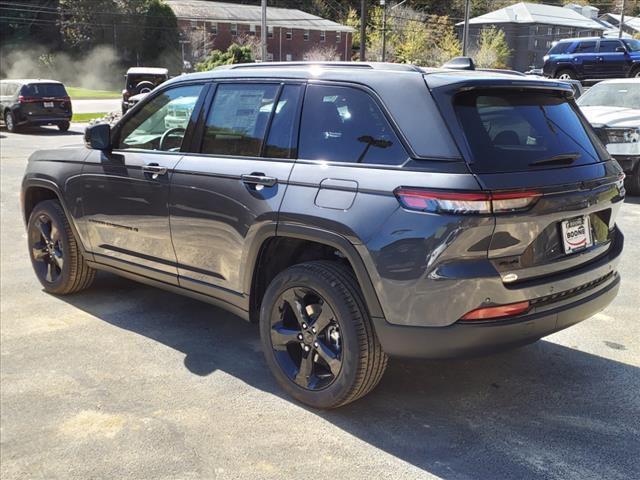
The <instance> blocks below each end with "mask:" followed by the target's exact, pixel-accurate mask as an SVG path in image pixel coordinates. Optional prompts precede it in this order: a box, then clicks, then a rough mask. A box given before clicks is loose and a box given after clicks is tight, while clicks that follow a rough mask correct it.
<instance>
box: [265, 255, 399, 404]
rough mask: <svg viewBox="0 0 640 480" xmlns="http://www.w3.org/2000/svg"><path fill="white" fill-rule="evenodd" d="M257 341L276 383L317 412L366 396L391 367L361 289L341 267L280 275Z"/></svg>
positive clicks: (324, 265) (317, 266) (298, 268)
mask: <svg viewBox="0 0 640 480" xmlns="http://www.w3.org/2000/svg"><path fill="white" fill-rule="evenodd" d="M260 336H261V340H262V347H263V349H264V354H265V358H266V361H267V364H268V365H269V368H270V369H271V372H272V373H273V375H274V376H275V378H276V380H277V382H278V383H279V384H280V386H281V387H282V388H283V389H284V390H285V391H286V392H287V393H288V394H289V395H291V396H292V397H294V398H295V399H297V400H298V401H300V402H302V403H304V404H306V405H309V406H311V407H314V408H336V407H339V406H342V405H345V404H347V403H350V402H353V401H354V400H357V399H359V398H360V397H363V396H364V395H366V394H367V393H369V392H370V391H371V390H372V389H373V388H374V387H375V386H376V385H377V384H378V382H379V381H380V379H381V378H382V374H383V373H384V370H385V368H386V365H387V356H386V354H385V353H384V352H383V351H382V347H381V346H380V342H379V341H378V339H377V337H376V334H375V331H374V329H373V326H372V324H371V320H370V318H369V314H368V312H367V309H366V307H365V304H364V300H363V298H362V294H361V292H360V288H359V286H358V283H357V281H356V279H355V278H354V276H353V274H352V273H351V271H350V270H349V269H348V268H346V267H344V266H343V265H341V264H339V263H337V262H330V261H317V262H308V263H303V264H299V265H294V266H293V267H290V268H288V269H286V270H285V271H283V272H281V273H280V274H278V275H277V276H276V277H275V278H274V279H273V281H272V282H271V284H270V285H269V287H268V288H267V291H266V292H265V295H264V298H263V301H262V306H261V309H260Z"/></svg>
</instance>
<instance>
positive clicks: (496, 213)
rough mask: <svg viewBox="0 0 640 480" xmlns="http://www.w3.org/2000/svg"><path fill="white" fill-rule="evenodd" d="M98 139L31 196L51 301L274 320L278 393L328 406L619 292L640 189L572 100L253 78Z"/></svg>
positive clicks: (408, 72)
mask: <svg viewBox="0 0 640 480" xmlns="http://www.w3.org/2000/svg"><path fill="white" fill-rule="evenodd" d="M85 139H86V143H87V148H77V149H65V150H57V151H39V152H35V153H34V154H33V155H32V156H31V158H30V160H29V164H28V167H27V171H26V174H25V177H24V182H23V188H22V194H23V209H24V218H25V221H26V223H27V230H28V242H29V252H30V254H31V258H32V262H33V267H34V269H35V271H36V274H37V276H38V278H39V279H40V281H41V282H42V285H43V286H44V288H45V290H46V291H48V292H51V293H54V294H70V293H74V292H77V291H79V290H82V289H84V288H87V287H88V286H89V285H90V284H91V281H92V279H93V277H94V274H95V271H96V270H107V271H110V272H115V273H117V274H119V275H123V276H125V277H129V278H132V279H135V280H139V281H141V282H144V283H147V284H150V285H154V286H157V287H161V288H165V289H168V290H171V291H174V292H179V293H182V294H185V295H189V296H191V297H194V298H197V299H201V300H204V301H207V302H210V303H212V304H214V305H217V306H220V307H222V308H224V309H227V310H230V311H232V312H234V313H235V314H237V315H238V316H240V317H242V318H244V319H246V320H249V321H253V322H258V323H259V324H260V331H261V337H262V343H263V348H264V353H265V357H266V362H267V364H268V365H269V367H270V369H271V370H272V372H273V374H274V375H275V378H276V380H277V381H278V383H279V384H280V385H281V386H282V387H283V388H284V389H285V390H286V391H287V392H288V393H289V394H291V395H292V396H293V397H295V398H296V399H298V400H300V401H302V402H304V403H306V404H308V405H311V406H314V407H322V408H330V407H337V406H340V405H344V404H346V403H348V402H351V401H354V400H356V399H358V398H360V397H362V396H363V395H365V394H366V393H368V392H369V391H371V390H372V389H373V388H374V387H375V386H376V384H377V383H378V381H379V380H380V378H381V377H382V374H383V372H384V370H385V366H386V363H387V357H388V356H405V357H423V358H444V357H454V356H461V355H470V354H479V353H485V352H491V351H496V350H498V349H501V348H506V347H512V346H517V345H522V344H526V343H529V342H533V341H535V340H537V339H539V338H541V337H543V336H545V335H549V334H550V333H553V332H555V331H558V330H560V329H563V328H565V327H568V326H570V325H573V324H575V323H577V322H580V321H581V320H584V319H586V318H589V317H590V316H592V315H594V314H595V313H596V312H598V311H600V310H602V309H603V308H605V307H606V306H607V305H608V304H609V303H610V302H611V301H612V300H613V298H614V297H615V295H616V293H617V291H618V287H619V283H620V278H619V275H618V273H617V271H616V265H617V263H618V260H619V256H620V253H621V251H622V245H623V236H622V233H621V232H620V231H619V230H618V228H617V227H616V224H615V219H616V216H617V213H618V210H619V209H620V206H621V205H622V202H623V198H624V187H623V178H624V175H623V173H622V171H621V169H620V167H619V166H618V164H617V163H616V162H615V161H613V160H611V158H610V157H609V155H608V154H607V152H606V150H605V149H604V148H603V146H602V145H601V143H600V142H599V141H598V139H597V137H596V136H595V135H594V133H593V131H592V130H591V128H590V127H589V125H588V124H587V122H586V121H585V119H584V118H583V117H582V115H581V114H580V112H579V111H578V109H577V108H576V106H575V104H574V102H573V99H572V90H571V88H570V87H569V86H568V85H566V84H564V83H561V82H555V81H550V80H536V79H529V78H515V77H514V76H513V75H502V74H499V73H493V72H478V71H454V70H446V69H434V70H427V69H421V68H418V67H413V66H407V65H391V64H365V63H353V64H350V63H325V64H295V63H288V64H268V63H263V64H255V65H239V66H233V67H229V68H223V69H216V70H214V71H211V72H206V73H198V74H192V75H185V76H181V77H179V78H176V79H173V80H171V81H169V82H167V83H165V84H164V85H163V86H161V87H159V88H158V89H156V90H154V91H153V92H152V93H151V94H150V95H149V96H148V97H147V98H145V99H144V100H143V101H142V102H140V103H139V104H138V105H136V106H135V107H134V108H133V109H132V111H131V112H130V113H129V114H127V116H125V117H124V118H123V119H122V120H121V122H120V123H118V124H117V125H116V126H115V127H114V128H110V127H109V126H108V125H96V126H93V127H91V128H89V129H87V131H86V134H85Z"/></svg>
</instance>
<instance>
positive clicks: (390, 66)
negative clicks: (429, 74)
mask: <svg viewBox="0 0 640 480" xmlns="http://www.w3.org/2000/svg"><path fill="white" fill-rule="evenodd" d="M314 66H315V67H322V68H363V69H370V70H374V69H375V70H398V71H405V72H422V70H420V68H419V67H416V66H415V65H410V64H406V63H383V62H312V61H311V62H257V63H236V64H234V65H223V66H221V67H217V68H219V69H230V70H236V69H240V68H274V67H275V68H282V67H288V68H300V67H314Z"/></svg>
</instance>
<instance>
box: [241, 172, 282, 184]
mask: <svg viewBox="0 0 640 480" xmlns="http://www.w3.org/2000/svg"><path fill="white" fill-rule="evenodd" d="M240 178H241V179H242V181H243V182H244V183H246V184H248V185H264V186H266V187H273V186H274V185H275V184H276V183H277V181H278V180H277V179H276V178H273V177H266V176H265V175H264V173H256V172H253V173H251V174H249V175H242V176H241V177H240Z"/></svg>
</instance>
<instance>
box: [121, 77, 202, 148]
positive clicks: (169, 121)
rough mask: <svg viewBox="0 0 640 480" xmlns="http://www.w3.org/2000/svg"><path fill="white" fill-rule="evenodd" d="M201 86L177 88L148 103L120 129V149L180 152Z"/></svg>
mask: <svg viewBox="0 0 640 480" xmlns="http://www.w3.org/2000/svg"><path fill="white" fill-rule="evenodd" d="M201 91H202V85H189V86H184V87H175V88H171V89H169V90H166V91H164V92H162V93H161V94H160V95H158V96H156V97H154V98H153V99H151V101H149V102H147V103H146V104H145V105H144V106H143V107H142V109H141V110H139V111H137V112H136V113H134V114H133V116H132V117H130V118H129V119H128V120H127V121H126V123H125V124H124V126H123V127H122V129H121V130H120V139H121V140H120V145H119V147H118V148H120V149H126V148H142V149H145V150H165V151H178V150H180V148H181V146H182V139H183V138H184V134H185V132H186V130H187V126H188V125H189V120H190V119H191V116H192V115H193V110H194V108H195V105H196V102H197V101H198V97H199V96H200V92H201Z"/></svg>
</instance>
